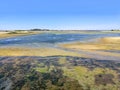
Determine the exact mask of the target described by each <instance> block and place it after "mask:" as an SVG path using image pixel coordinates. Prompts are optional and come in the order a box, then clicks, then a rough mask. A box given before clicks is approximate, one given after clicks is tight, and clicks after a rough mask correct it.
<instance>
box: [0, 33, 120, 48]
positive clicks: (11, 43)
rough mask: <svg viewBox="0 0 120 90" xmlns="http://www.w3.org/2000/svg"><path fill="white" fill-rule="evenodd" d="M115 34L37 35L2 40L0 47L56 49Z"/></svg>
mask: <svg viewBox="0 0 120 90" xmlns="http://www.w3.org/2000/svg"><path fill="white" fill-rule="evenodd" d="M116 36H120V34H118V33H113V34H50V33H46V34H37V35H29V36H18V37H12V38H4V39H0V47H1V48H2V47H22V46H24V47H54V46H55V45H56V44H58V43H66V42H74V41H89V40H92V39H96V38H101V37H116Z"/></svg>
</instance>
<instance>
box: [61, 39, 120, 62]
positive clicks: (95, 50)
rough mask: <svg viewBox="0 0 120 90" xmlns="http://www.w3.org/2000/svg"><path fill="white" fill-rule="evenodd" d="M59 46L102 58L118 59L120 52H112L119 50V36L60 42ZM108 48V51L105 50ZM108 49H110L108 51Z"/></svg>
mask: <svg viewBox="0 0 120 90" xmlns="http://www.w3.org/2000/svg"><path fill="white" fill-rule="evenodd" d="M60 47H61V48H65V49H67V50H73V51H74V52H79V53H83V54H85V55H86V56H88V57H91V58H95V59H103V60H119V59H120V53H119V52H118V53H117V52H113V51H116V50H117V51H119V50H120V37H106V38H100V39H97V40H95V41H92V42H86V43H81V42H75V43H69V44H60ZM106 50H108V51H106ZM109 50H112V52H110V51H109Z"/></svg>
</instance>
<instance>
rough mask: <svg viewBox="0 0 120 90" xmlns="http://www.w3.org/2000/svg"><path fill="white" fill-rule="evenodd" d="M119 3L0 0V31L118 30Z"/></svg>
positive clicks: (116, 0) (104, 0)
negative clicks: (39, 29) (38, 29)
mask: <svg viewBox="0 0 120 90" xmlns="http://www.w3.org/2000/svg"><path fill="white" fill-rule="evenodd" d="M119 4H120V0H0V30H14V29H17V30H18V29H33V28H41V29H54V30H56V29H57V30H109V29H120V6H119Z"/></svg>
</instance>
